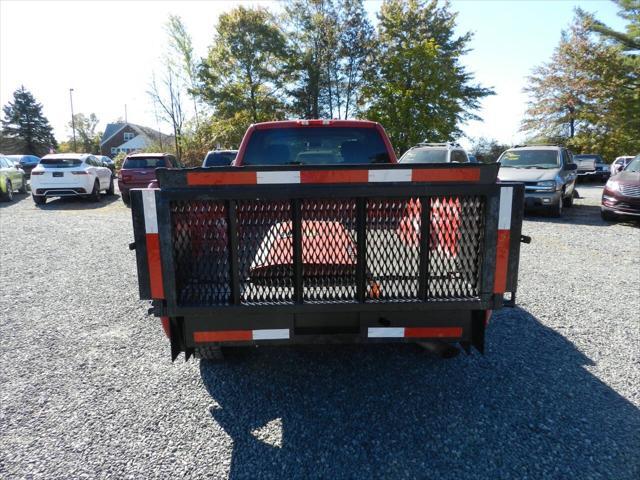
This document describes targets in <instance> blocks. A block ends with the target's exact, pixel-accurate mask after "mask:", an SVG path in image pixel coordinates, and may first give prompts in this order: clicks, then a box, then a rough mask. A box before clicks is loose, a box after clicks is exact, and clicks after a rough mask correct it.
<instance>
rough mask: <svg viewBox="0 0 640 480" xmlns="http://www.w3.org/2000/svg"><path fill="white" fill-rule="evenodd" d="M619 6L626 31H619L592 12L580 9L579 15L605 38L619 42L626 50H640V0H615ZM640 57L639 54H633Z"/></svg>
mask: <svg viewBox="0 0 640 480" xmlns="http://www.w3.org/2000/svg"><path fill="white" fill-rule="evenodd" d="M614 2H615V3H616V4H617V5H618V7H619V9H620V10H619V12H618V15H619V16H620V17H622V18H624V19H625V20H627V22H629V23H628V24H627V26H626V29H625V30H626V31H624V32H618V31H617V30H614V29H612V28H610V27H608V26H607V25H605V24H604V23H602V22H601V21H599V20H597V19H596V18H595V16H594V15H593V14H591V13H587V12H584V11H582V10H581V9H578V15H579V16H580V17H582V19H583V20H586V25H587V28H588V29H589V30H590V31H591V32H595V33H599V34H600V35H602V36H603V37H604V38H607V39H609V40H612V41H613V42H615V43H617V44H618V45H619V46H620V47H622V49H623V50H624V51H626V52H634V51H637V50H640V0H614ZM632 56H633V57H635V58H638V55H637V54H632Z"/></svg>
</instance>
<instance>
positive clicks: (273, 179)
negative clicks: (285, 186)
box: [258, 171, 300, 183]
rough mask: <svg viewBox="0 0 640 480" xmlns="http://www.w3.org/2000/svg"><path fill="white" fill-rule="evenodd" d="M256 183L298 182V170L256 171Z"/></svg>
mask: <svg viewBox="0 0 640 480" xmlns="http://www.w3.org/2000/svg"><path fill="white" fill-rule="evenodd" d="M258 183H300V172H299V171H298V172H296V171H290V172H258Z"/></svg>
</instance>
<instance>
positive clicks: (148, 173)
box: [118, 153, 179, 205]
mask: <svg viewBox="0 0 640 480" xmlns="http://www.w3.org/2000/svg"><path fill="white" fill-rule="evenodd" d="M160 167H167V168H170V167H175V168H177V167H179V165H178V161H177V160H176V157H175V156H173V155H171V154H170V153H132V154H130V155H127V156H126V157H125V159H124V161H123V162H122V168H121V169H120V173H119V175H118V188H119V189H120V194H121V195H122V201H123V202H124V203H125V204H126V205H129V202H130V196H129V192H130V190H131V189H132V188H147V186H148V185H149V184H150V183H151V182H153V181H154V180H155V179H156V172H155V170H156V168H160Z"/></svg>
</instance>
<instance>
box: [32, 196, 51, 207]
mask: <svg viewBox="0 0 640 480" xmlns="http://www.w3.org/2000/svg"><path fill="white" fill-rule="evenodd" d="M31 196H32V197H33V203H35V204H36V205H44V204H45V203H47V197H45V196H44V195H31Z"/></svg>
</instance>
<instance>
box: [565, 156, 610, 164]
mask: <svg viewBox="0 0 640 480" xmlns="http://www.w3.org/2000/svg"><path fill="white" fill-rule="evenodd" d="M573 159H574V160H595V161H596V163H604V160H603V159H602V157H601V156H600V155H574V156H573Z"/></svg>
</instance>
